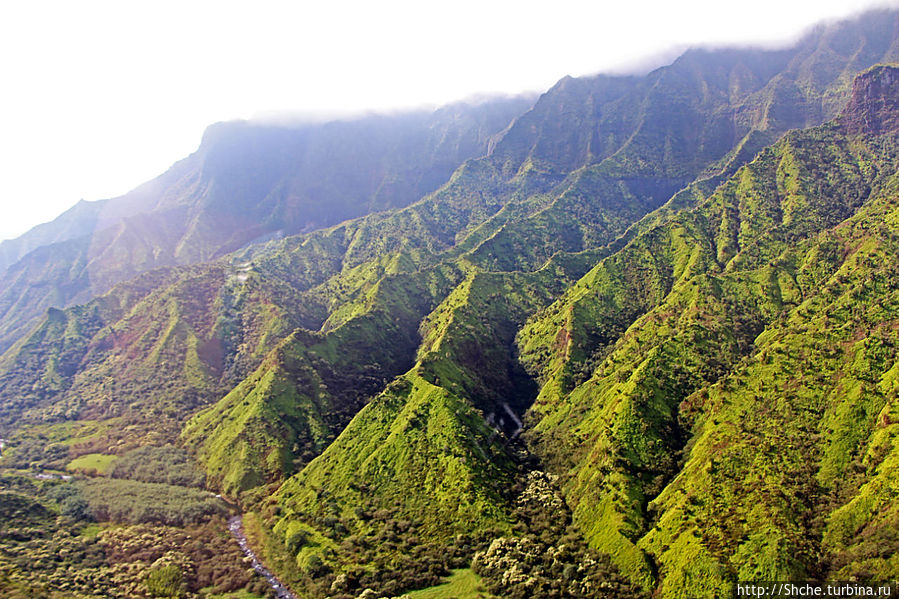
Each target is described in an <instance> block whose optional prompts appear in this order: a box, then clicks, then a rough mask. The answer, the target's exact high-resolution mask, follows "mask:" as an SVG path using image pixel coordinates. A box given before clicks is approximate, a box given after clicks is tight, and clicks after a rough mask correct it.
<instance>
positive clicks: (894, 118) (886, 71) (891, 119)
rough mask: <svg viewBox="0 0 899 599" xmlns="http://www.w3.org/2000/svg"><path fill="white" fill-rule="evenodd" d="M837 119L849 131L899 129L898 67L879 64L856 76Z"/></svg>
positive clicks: (872, 132) (867, 132) (882, 131)
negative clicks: (848, 96) (850, 93)
mask: <svg viewBox="0 0 899 599" xmlns="http://www.w3.org/2000/svg"><path fill="white" fill-rule="evenodd" d="M840 120H841V122H842V123H843V125H844V126H845V127H846V129H847V131H848V132H849V133H852V134H856V133H862V134H869V135H880V134H883V133H888V132H890V131H896V130H899V66H892V65H878V66H875V67H872V68H871V69H869V70H867V71H865V72H864V73H862V74H861V75H859V76H858V77H856V78H855V81H854V82H853V84H852V95H851V97H850V98H849V103H848V104H847V105H846V108H845V110H844V111H843V114H842V116H841V119H840Z"/></svg>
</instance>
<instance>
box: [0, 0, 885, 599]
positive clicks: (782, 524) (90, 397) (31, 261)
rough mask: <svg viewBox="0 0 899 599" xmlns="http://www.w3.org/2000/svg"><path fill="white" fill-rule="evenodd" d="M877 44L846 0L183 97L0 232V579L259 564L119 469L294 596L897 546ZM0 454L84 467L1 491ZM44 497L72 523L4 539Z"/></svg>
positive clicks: (565, 579)
mask: <svg viewBox="0 0 899 599" xmlns="http://www.w3.org/2000/svg"><path fill="white" fill-rule="evenodd" d="M897 62H899V13H897V12H896V11H894V10H879V11H873V12H870V13H866V14H864V15H861V16H859V17H857V18H855V19H852V20H848V21H843V22H837V23H830V24H826V25H824V26H821V27H817V28H814V29H812V30H810V32H809V33H808V34H807V35H806V36H804V37H803V38H802V39H801V40H799V41H798V42H796V43H795V44H794V45H792V46H790V47H783V48H778V49H756V48H716V49H694V50H689V51H687V52H685V53H683V54H682V55H680V56H679V57H678V58H677V59H676V60H674V61H673V62H671V64H668V65H666V66H663V67H660V68H657V69H655V70H652V71H651V72H649V73H646V74H632V75H614V76H612V75H597V76H592V77H583V78H571V77H565V78H563V79H562V80H560V81H559V82H558V83H557V84H556V85H554V86H553V87H552V88H551V89H549V90H547V91H546V92H545V93H543V94H542V95H541V96H540V97H539V98H533V97H519V98H501V99H492V100H486V101H483V102H478V103H473V104H459V105H450V106H446V107H443V108H440V109H438V110H436V111H420V112H410V113H397V114H391V115H369V116H364V117H360V118H356V119H351V120H345V121H332V122H322V123H306V124H302V125H299V124H293V125H290V126H287V125H283V124H281V125H275V124H272V123H256V122H234V123H220V124H217V125H213V126H211V127H210V128H209V129H208V130H207V132H206V134H205V135H204V138H203V141H202V143H201V145H200V148H199V149H198V151H197V152H196V153H194V154H192V155H191V156H189V157H187V158H185V159H184V160H182V161H180V162H178V163H176V164H175V165H174V166H173V167H172V168H171V169H170V170H169V171H167V172H166V173H164V174H163V175H161V176H160V177H159V178H157V179H155V180H153V181H151V182H149V183H146V184H144V185H143V186H141V187H139V188H137V189H136V190H135V191H133V192H131V193H130V194H127V195H126V196H123V197H122V198H117V199H113V200H107V201H103V202H82V203H79V204H78V205H76V206H75V207H73V208H72V209H70V210H69V211H68V212H66V213H65V214H63V215H61V216H60V217H59V218H58V219H57V220H56V221H53V222H52V223H48V224H46V225H42V226H41V227H38V228H36V229H34V230H32V231H31V232H29V233H28V234H26V235H25V236H23V237H21V238H19V239H17V240H13V241H11V242H4V243H3V244H0V251H2V252H3V256H4V260H5V261H6V264H5V273H4V275H3V286H2V292H0V350H2V352H3V353H2V355H0V436H2V437H3V438H4V441H5V442H6V444H7V447H5V448H4V449H3V451H4V454H3V458H2V461H0V467H2V468H4V469H5V471H6V473H0V474H2V476H0V493H3V494H4V496H5V497H4V500H6V498H7V497H8V498H9V501H13V500H14V501H15V502H18V503H15V505H17V506H20V507H19V508H16V509H18V510H19V511H18V512H15V513H13V512H12V511H10V513H9V514H5V513H0V525H2V526H3V527H7V528H9V529H10V530H13V531H14V532H15V534H13V535H11V536H9V538H10V539H11V540H10V541H8V542H7V541H4V542H3V543H4V544H2V545H0V549H2V551H0V582H2V583H4V584H6V585H7V586H9V587H10V588H15V589H17V590H18V592H20V593H21V595H20V596H32V595H33V594H35V593H38V592H39V589H41V588H48V587H47V585H50V587H49V588H52V585H53V584H57V583H58V580H60V577H62V576H63V574H62V572H63V569H64V568H65V567H71V568H74V569H75V570H78V571H80V572H84V573H85V574H84V576H83V577H82V578H80V579H79V580H80V581H81V582H78V585H80V586H78V587H77V592H78V593H81V595H79V596H87V597H92V596H166V595H165V594H164V593H169V595H168V596H215V595H214V594H213V592H212V590H211V589H212V588H213V587H214V586H216V585H218V586H216V588H218V589H219V590H218V591H216V592H227V591H230V590H235V589H238V588H242V589H244V590H247V589H251V588H253V589H256V591H259V592H260V593H262V592H263V591H264V590H265V584H264V581H262V580H257V579H246V578H240V577H239V576H238V575H237V574H233V576H232V575H228V576H227V577H226V576H225V575H224V574H218V575H216V574H215V572H216V570H215V569H214V568H213V566H211V565H209V564H208V563H207V562H206V561H204V560H206V559H207V558H204V557H202V552H201V551H200V550H199V549H198V548H199V547H200V546H204V545H203V543H207V544H208V543H210V542H211V541H209V540H208V538H207V537H208V535H209V534H212V533H211V532H208V531H207V532H203V531H205V530H206V529H204V528H202V527H203V526H208V527H211V528H210V529H209V530H210V531H211V530H214V528H215V526H220V527H221V526H223V524H222V523H221V522H219V521H218V520H216V518H220V517H221V516H220V515H219V511H218V510H220V509H226V508H220V507H216V506H212V505H207V504H203V503H202V501H201V500H200V499H199V498H197V499H196V501H197V503H196V504H189V505H188V504H187V503H185V504H184V505H183V506H182V505H180V504H179V507H177V508H175V507H172V505H171V504H170V503H165V504H164V505H163V504H162V503H160V504H159V505H162V507H158V508H157V507H153V508H152V509H150V508H147V509H146V510H138V509H136V508H132V501H133V500H132V499H124V497H126V496H127V497H135V496H139V497H151V496H152V497H154V498H155V499H154V501H161V500H159V497H168V495H166V493H170V494H174V495H176V496H177V495H178V493H183V492H182V491H179V489H183V488H184V487H190V488H193V487H196V486H198V485H199V486H205V487H206V488H207V489H209V490H211V491H213V492H215V493H218V494H221V495H223V496H224V497H226V498H228V499H229V500H231V501H232V502H233V504H234V506H237V507H236V508H235V509H239V510H240V511H241V513H242V514H243V516H244V520H243V522H244V524H245V526H246V530H247V534H249V536H250V541H251V544H252V545H253V547H254V548H255V549H256V551H257V553H258V554H259V555H260V556H261V557H262V559H263V560H264V561H265V562H266V564H267V565H268V566H269V568H270V569H272V570H274V571H275V572H276V573H277V574H278V575H279V576H280V577H281V579H282V581H283V582H285V583H286V584H288V585H289V586H290V587H291V588H292V589H293V591H294V592H296V593H297V595H298V596H303V597H306V596H308V597H371V596H383V597H392V596H409V597H439V596H463V597H475V596H478V593H481V594H483V596H492V597H603V596H606V597H648V596H657V597H666V598H667V597H671V598H674V597H725V596H728V597H729V596H731V593H732V592H733V586H734V584H735V583H736V582H745V581H772V580H793V581H804V580H858V581H862V582H866V581H870V582H872V583H873V582H876V581H890V580H895V579H896V578H897V577H899V562H897V560H896V555H899V536H897V534H896V531H897V530H899V528H897V522H899V521H897V518H899V512H897V511H896V507H895V505H894V504H895V501H893V499H894V495H895V492H894V489H895V488H897V480H896V477H897V475H899V474H897V473H899V468H897V465H899V449H897V448H899V444H897V443H896V438H897V435H899V428H897V426H899V424H897V423H899V414H897V409H899V408H897V386H896V382H897V380H899V379H897V377H896V373H897V366H896V364H897V353H896V348H897V347H899V338H897V333H896V331H897V330H899V326H897V325H899V322H897V315H899V303H897V301H899V296H897V286H896V284H895V283H894V282H893V279H894V278H895V277H893V276H892V273H893V272H895V271H896V270H897V268H899V245H897V240H899V213H897V206H899V204H897V202H899V105H897V98H899V66H897V64H896V63H897ZM141 461H147V462H148V463H151V464H153V465H154V466H153V468H149V469H147V468H141V467H139V464H140V463H141ZM29 470H30V471H31V472H35V471H48V470H56V471H60V472H63V471H67V472H73V473H81V474H82V475H85V474H87V475H88V476H90V477H91V478H89V479H87V478H86V479H83V480H76V481H74V482H68V483H59V484H58V485H57V484H56V483H53V484H50V483H47V485H46V487H47V488H44V487H35V490H33V492H32V493H31V495H33V496H34V497H35V499H27V500H26V499H25V498H26V497H28V496H29V494H28V492H26V491H25V490H24V489H26V487H27V488H29V489H30V488H31V487H28V485H34V484H36V483H32V482H30V481H31V479H28V478H27V476H25V477H24V478H23V474H22V473H23V472H27V471H29ZM153 485H163V487H156V486H153ZM55 486H59V487H61V488H64V489H68V490H66V491H63V492H60V491H55V490H53V489H54V488H55ZM163 488H165V489H168V490H166V491H164V490H163ZM104 489H105V490H106V491H105V492H104V491H103V490H104ZM59 493H63V495H65V497H63V496H62V495H59ZM57 495H59V496H58V497H57ZM110 497H113V498H114V499H109V498H110ZM184 497H185V499H184V501H185V502H187V499H186V498H187V497H188V495H187V494H184ZM190 497H192V498H193V497H194V496H193V495H190ZM191 501H193V499H191ZM29 502H31V503H29ZM10 505H13V504H12V503H10ZM152 505H154V506H156V505H157V504H156V503H153V504H152ZM64 506H65V511H64V513H65V514H68V515H69V516H68V517H70V518H71V519H72V520H71V521H72V522H86V521H87V520H89V519H94V520H96V521H99V522H100V524H99V525H97V526H98V529H99V530H100V531H101V532H99V533H98V535H99V536H98V537H97V538H98V539H99V540H96V541H91V540H78V541H73V542H75V543H76V544H80V545H78V547H81V548H80V549H78V551H77V552H73V553H67V554H66V555H75V556H81V557H72V558H71V559H70V560H69V562H66V564H65V565H64V566H59V567H56V566H53V567H50V566H48V567H47V568H46V569H45V571H41V572H43V574H41V573H40V572H39V570H38V569H37V568H36V567H34V566H32V565H30V564H29V563H28V560H27V559H25V558H24V557H23V556H25V555H26V554H27V552H28V550H27V547H26V545H24V544H23V543H26V542H27V541H28V539H30V538H31V537H32V536H33V535H34V534H35V533H31V532H28V530H29V527H31V528H34V529H36V530H41V531H43V532H42V533H40V534H41V535H43V536H42V538H47V539H50V538H53V539H57V538H58V537H60V535H61V534H62V533H60V532H59V530H61V528H60V527H65V526H68V524H67V522H69V521H63V520H60V521H58V522H57V521H54V520H53V519H52V518H51V517H50V516H49V515H48V514H51V513H52V512H53V510H57V512H60V513H63V507H64ZM76 507H77V508H78V509H77V510H76V509H75V508H76ZM126 508H127V509H126ZM154 510H155V511H154ZM25 513H27V514H30V516H29V517H30V518H31V520H28V519H27V518H25V517H24V516H22V514H25ZM110 522H111V523H119V524H128V525H131V526H135V527H137V526H145V527H147V528H143V529H139V530H140V534H141V535H151V536H152V535H163V536H166V535H168V536H166V538H169V537H172V535H175V533H174V532H172V531H171V530H169V529H164V527H166V526H172V525H173V523H176V524H179V525H183V526H185V527H187V528H186V529H185V530H188V531H189V534H193V535H196V538H197V539H200V538H202V539H206V540H204V541H202V542H201V541H197V542H196V543H194V544H193V545H190V544H189V543H188V542H187V541H183V542H181V541H179V542H180V543H182V544H181V545H179V544H177V543H175V544H173V545H171V547H170V549H167V550H166V552H157V553H154V552H153V551H151V550H149V549H148V550H147V551H146V552H144V553H143V554H141V553H140V552H138V551H137V550H134V551H133V552H132V550H131V549H127V547H130V546H129V545H127V544H126V543H124V541H123V540H122V539H121V538H120V537H118V536H116V533H115V530H116V528H115V527H114V526H107V524H106V523H110ZM216 522H219V524H215V523H216ZM189 526H196V527H197V528H190V527H189ZM154 527H155V528H154ZM4 530H5V529H4ZM154 531H155V532H154ZM165 531H168V532H165ZM179 534H180V533H179ZM185 534H187V533H185ZM54 535H55V536H54ZM204 535H206V536H204ZM63 536H64V535H63ZM179 538H180V537H179ZM79 539H80V537H79ZM53 542H54V543H56V542H58V541H53ZM147 542H148V543H150V541H147ZM48 543H49V541H48ZM91 543H97V544H99V546H102V548H103V552H105V553H103V555H104V556H105V557H102V558H101V557H91V558H90V559H89V558H88V557H85V556H89V555H94V554H93V553H91V552H90V551H93V550H90V551H89V550H88V548H89V547H94V545H91ZM156 543H157V544H156V546H157V547H160V546H161V545H160V544H159V543H160V542H156ZM173 543H174V542H173ZM187 546H190V547H194V548H197V549H196V551H195V550H194V549H191V550H187V549H185V548H184V547H187ZM46 550H47V551H52V549H46ZM79 552H80V553H79ZM97 555H99V554H97ZM135 555H144V557H143V558H141V557H135ZM9 556H12V557H9ZM149 556H152V559H151V558H150V557H149ZM166 556H168V557H166ZM132 558H133V559H132ZM67 559H68V558H67ZM223 559H224V558H223ZM104 560H105V561H104ZM128 560H132V561H131V562H128ZM135 560H136V561H135ZM141 560H143V561H141ZM124 563H132V564H139V565H135V566H133V567H132V568H131V569H130V570H129V569H128V568H125V567H123V566H122V564H124ZM229 563H230V562H229ZM223 567H224V566H223ZM229 567H230V566H229ZM54 568H56V569H54ZM103 568H112V570H111V571H114V572H116V576H119V577H120V578H116V580H117V581H119V582H116V584H114V585H109V584H107V585H106V586H102V590H101V586H98V585H99V583H96V582H94V583H92V582H90V581H91V580H92V577H93V578H97V579H99V578H103V576H101V573H102V572H105V570H103ZM116 568H118V569H116ZM238 569H239V568H238ZM127 572H131V574H128V573H127ZM136 572H140V574H136ZM222 572H224V570H222ZM54 577H55V578H54ZM107 578H108V577H107ZM226 578H227V580H229V581H231V582H229V583H228V584H224V583H223V582H222V581H223V580H225V579H226ZM232 579H233V580H232ZM257 583H259V584H257ZM41 585H44V586H43V587H42V586H41ZM92 585H93V586H92ZM167 585H168V586H167ZM254 585H255V586H254ZM260 585H261V586H260ZM225 587H227V588H225ZM123 589H128V590H123ZM160 589H162V590H160ZM414 589H420V591H416V592H420V593H424V594H419V595H416V594H410V595H404V593H407V592H410V591H413V590H414ZM477 589H480V590H477ZM256 591H254V592H256ZM29 593H30V594H29ZM160 593H163V594H162V595H160ZM429 593H430V594H429ZM440 593H444V594H443V595H441V594H440ZM104 594H105V595H104ZM11 596H15V595H11Z"/></svg>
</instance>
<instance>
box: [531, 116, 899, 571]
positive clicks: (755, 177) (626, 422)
mask: <svg viewBox="0 0 899 599" xmlns="http://www.w3.org/2000/svg"><path fill="white" fill-rule="evenodd" d="M895 156H896V151H895V144H894V140H893V139H892V138H889V137H888V138H886V139H882V140H869V141H868V143H863V142H861V141H856V142H847V141H845V140H844V138H843V137H842V135H841V132H840V131H839V130H837V129H836V128H835V127H826V128H823V129H819V130H815V131H812V132H808V133H802V134H796V135H792V136H790V137H789V138H787V139H786V140H784V142H782V143H781V144H779V145H777V146H775V148H774V149H773V150H772V151H766V152H765V153H763V154H762V155H761V156H760V157H759V158H758V159H757V160H756V161H755V162H754V163H753V164H751V165H749V166H748V167H746V168H745V169H743V170H742V171H740V172H739V173H738V174H737V175H736V176H735V177H734V178H733V179H732V180H731V182H730V183H728V184H726V185H724V186H723V187H722V188H721V189H719V190H718V192H716V193H715V194H714V195H713V196H712V197H711V198H709V199H708V200H707V201H706V202H705V203H704V204H703V205H702V206H700V208H698V209H697V210H695V211H692V212H689V213H683V214H680V215H678V216H676V217H674V218H672V220H671V221H669V222H668V223H666V224H665V225H664V226H662V227H661V228H657V229H650V230H649V231H648V232H647V233H645V234H643V235H642V236H638V237H637V238H636V239H635V240H634V241H633V242H632V243H631V244H630V245H629V246H628V247H626V248H625V249H624V250H623V251H622V252H620V253H619V254H616V255H615V256H613V257H610V258H608V259H606V260H605V261H604V262H603V263H601V264H600V265H599V266H597V268H596V269H594V271H592V272H591V273H589V274H588V275H587V276H586V277H585V278H584V279H582V280H581V281H580V282H579V283H578V284H577V285H576V286H574V287H573V288H572V289H571V290H570V291H569V293H568V294H567V295H566V297H564V298H563V299H562V300H560V301H559V302H557V303H556V304H555V305H553V306H551V307H550V308H548V309H547V310H546V311H545V312H544V313H543V314H542V315H541V316H540V317H539V318H537V319H535V320H534V321H533V322H531V323H529V325H528V326H527V327H525V329H524V330H523V331H522V333H521V334H520V336H519V344H520V346H521V347H522V354H523V361H524V362H525V363H526V364H528V365H529V366H530V367H531V368H532V371H534V372H535V373H537V374H538V375H539V376H540V377H541V381H542V382H543V387H542V389H541V393H540V396H539V397H538V400H537V402H536V404H535V407H534V410H533V412H534V413H533V416H534V419H535V421H536V424H535V427H534V432H533V433H532V436H531V439H532V441H533V444H534V447H535V448H537V450H538V452H540V453H541V455H543V456H544V457H545V458H546V459H547V460H548V461H549V463H551V464H553V465H554V467H555V468H556V469H557V470H558V471H559V472H560V473H561V474H563V476H564V477H565V480H566V483H565V490H566V494H567V497H568V500H569V502H570V503H571V504H572V505H573V506H574V518H575V522H578V523H579V524H580V526H581V528H582V530H584V532H585V534H586V535H587V538H588V540H590V542H591V544H593V545H594V546H595V547H597V548H600V549H601V550H603V551H606V552H609V553H610V554H611V555H612V556H613V558H614V560H615V562H616V563H617V564H618V566H619V567H620V568H621V569H622V571H624V572H626V573H628V574H629V575H630V576H631V577H632V579H634V580H636V581H639V582H641V583H642V584H644V585H647V586H648V585H651V584H653V581H654V580H655V576H656V574H655V568H656V566H655V564H654V563H653V561H652V559H650V558H649V557H648V556H647V555H646V553H644V551H643V550H642V549H641V548H639V547H638V543H639V540H640V538H641V537H642V535H643V534H645V533H646V531H647V530H648V529H649V528H650V526H651V525H652V520H651V517H652V515H653V514H649V513H647V512H646V510H645V508H646V505H647V503H648V502H649V501H650V500H651V499H652V498H653V497H654V496H655V495H656V494H658V493H659V492H660V491H661V490H662V488H664V486H665V484H666V483H667V482H668V480H670V478H671V477H673V476H674V475H675V474H676V473H677V472H678V469H679V466H678V464H677V462H676V456H677V452H678V450H679V449H680V446H681V445H682V444H683V443H684V442H685V441H686V439H687V438H689V435H690V430H689V428H688V426H687V425H688V424H689V420H685V414H684V412H685V411H686V410H685V406H689V405H690V404H689V402H686V401H684V400H686V399H687V398H688V397H691V394H692V393H693V392H695V391H700V390H701V389H703V388H705V387H707V386H708V385H710V384H713V383H714V382H715V381H716V380H718V379H719V377H721V376H722V375H723V374H725V373H727V372H728V371H730V370H731V369H732V368H734V367H735V366H737V365H738V364H739V363H740V358H741V356H748V355H750V354H751V353H752V352H753V351H754V350H755V349H756V345H755V343H757V342H754V340H755V337H756V335H757V334H758V333H760V332H761V331H762V330H763V329H764V328H765V327H767V326H771V325H772V324H773V323H774V322H776V321H777V318H781V317H782V315H784V314H786V313H787V312H788V311H789V310H790V309H791V308H793V307H795V306H796V305H797V304H799V303H800V302H801V301H802V300H803V297H804V294H808V293H809V292H810V291H811V290H812V289H814V287H813V285H814V284H815V282H812V281H810V280H809V279H808V278H806V279H802V278H801V277H800V275H799V274H798V273H797V271H799V270H800V265H802V264H803V259H804V257H803V256H802V255H801V254H796V253H794V252H795V250H793V249H791V248H792V246H794V245H795V244H796V243H797V242H801V241H802V240H803V239H808V238H810V237H813V236H814V235H815V234H816V231H821V230H824V229H827V228H829V227H833V226H834V225H836V224H838V223H839V222H840V221H841V220H842V219H843V218H845V217H846V216H848V215H849V214H851V213H852V211H853V210H854V209H856V208H857V206H858V205H860V204H861V203H862V202H863V201H864V200H865V198H866V197H867V195H868V193H869V192H870V190H871V188H872V187H873V188H875V189H878V188H880V186H881V185H883V183H884V181H885V175H884V174H883V173H880V172H879V169H882V170H883V171H884V172H885V173H886V174H889V173H892V172H894V171H895V166H896V165H895ZM817 251H818V252H819V253H820V254H822V256H824V257H823V258H821V260H820V261H819V262H816V263H813V264H814V267H815V268H817V269H818V270H820V271H824V272H826V271H827V269H828V268H833V264H830V263H829V262H828V261H827V257H828V256H831V257H832V252H833V248H832V247H830V246H827V245H826V244H824V245H822V247H820V248H818V249H817ZM828 252H830V253H828ZM637 273H639V274H637ZM641 274H642V276H640V275H641ZM818 274H819V275H820V273H818ZM622 316H623V318H622ZM630 320H633V324H630V325H629V326H628V323H629V321H630ZM624 327H626V329H627V330H626V331H625V332H624V333H623V334H620V333H619V331H621V330H622V328H624ZM619 334H620V337H619V336H618V335H619ZM616 337H617V339H616ZM613 342H614V343H613ZM585 373H589V374H588V375H587V376H589V378H588V380H586V381H584V382H581V380H582V378H583V376H584V375H585ZM681 476H683V475H681ZM666 492H667V491H666ZM683 538H686V537H683ZM771 542H774V541H771ZM666 546H667V545H666ZM782 550H783V551H785V552H789V549H782ZM723 551H727V550H726V549H724V550H723ZM672 554H676V555H678V556H679V557H678V559H680V560H682V561H681V562H679V565H683V564H684V563H686V562H685V561H683V560H689V559H691V558H689V557H687V556H689V555H694V556H695V552H694V553H689V552H678V551H673V552H672ZM800 560H801V558H800ZM702 565H703V562H701V561H700V562H698V565H697V567H702ZM672 571H678V572H681V571H682V570H678V569H677V568H674V569H672ZM789 573H790V572H788V571H777V570H774V571H771V570H769V571H768V572H767V574H771V576H770V578H771V579H777V578H778V576H775V574H781V575H783V576H781V578H784V577H787V574H789ZM793 573H794V574H795V572H793ZM663 574H664V572H663ZM761 578H765V577H764V576H760V577H756V579H761ZM680 583H683V580H680ZM677 584H678V583H677V582H673V583H672V586H671V588H675V587H676V586H677Z"/></svg>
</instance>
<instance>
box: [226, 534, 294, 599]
mask: <svg viewBox="0 0 899 599" xmlns="http://www.w3.org/2000/svg"><path fill="white" fill-rule="evenodd" d="M228 530H230V531H231V534H232V535H233V536H234V538H235V539H237V544H238V545H240V548H241V550H242V551H243V552H244V553H245V554H246V556H247V557H249V558H250V559H251V560H252V563H253V569H254V570H256V572H258V573H259V575H260V576H262V577H263V578H265V580H266V581H267V582H268V583H269V585H271V587H272V589H274V591H275V596H276V597H278V599H297V596H296V595H294V594H293V593H292V592H291V591H290V589H288V588H287V587H285V586H284V585H283V584H281V581H280V580H278V577H277V576H275V575H274V574H272V573H271V572H270V571H269V570H268V568H266V567H265V566H264V565H262V562H261V561H259V558H258V557H256V553H255V552H254V551H253V550H252V549H251V548H250V544H249V543H248V542H247V535H246V534H244V531H243V517H242V516H232V517H231V518H229V519H228Z"/></svg>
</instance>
